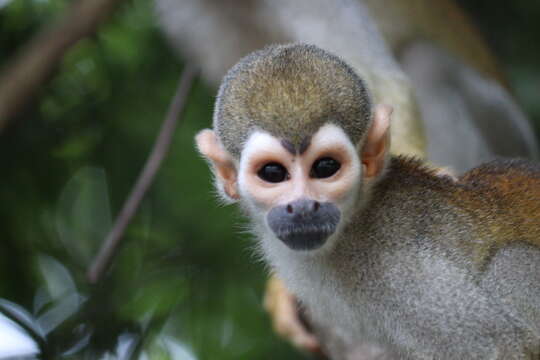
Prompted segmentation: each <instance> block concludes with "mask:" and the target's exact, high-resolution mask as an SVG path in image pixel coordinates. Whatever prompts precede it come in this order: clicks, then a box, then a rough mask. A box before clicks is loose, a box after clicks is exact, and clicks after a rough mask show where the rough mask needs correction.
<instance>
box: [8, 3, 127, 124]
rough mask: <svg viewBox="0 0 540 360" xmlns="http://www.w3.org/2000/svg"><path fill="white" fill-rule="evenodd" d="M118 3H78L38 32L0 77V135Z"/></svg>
mask: <svg viewBox="0 0 540 360" xmlns="http://www.w3.org/2000/svg"><path fill="white" fill-rule="evenodd" d="M120 1H121V0H78V1H76V2H75V3H74V4H73V5H71V6H70V8H69V9H68V10H67V11H66V12H65V14H63V15H62V17H61V18H60V19H59V20H58V21H57V22H56V23H55V24H54V25H52V26H47V27H45V28H44V29H42V30H41V31H40V32H39V33H38V34H37V35H36V36H35V37H34V38H33V39H32V40H30V42H29V43H28V44H26V45H25V47H24V48H23V49H22V50H21V51H20V52H19V54H18V55H17V56H16V57H15V58H14V59H13V60H11V62H10V64H9V65H7V66H6V67H5V68H4V69H3V72H2V73H1V74H0V132H1V131H2V130H3V128H4V127H5V126H6V125H7V123H8V121H9V119H10V118H12V117H13V116H14V115H15V114H16V113H17V111H18V110H19V109H20V108H21V107H22V106H24V105H25V104H26V103H27V102H28V101H29V100H30V98H31V97H32V96H33V95H34V94H35V92H36V91H37V89H38V88H39V87H40V86H41V85H42V84H43V83H44V82H45V81H46V80H47V79H48V78H49V75H50V74H51V73H52V71H53V70H54V68H55V67H56V65H57V64H58V63H59V62H60V60H61V59H62V57H63V56H64V53H65V52H66V51H67V50H68V49H69V48H70V47H71V46H73V45H74V44H75V43H77V41H79V40H80V39H81V38H83V37H85V36H88V35H91V34H93V33H94V32H95V31H96V29H97V27H98V25H99V24H100V23H101V22H102V21H103V20H104V19H105V18H106V17H107V16H108V15H110V14H111V13H112V11H113V10H114V8H115V6H116V5H117V4H118V3H119V2H120Z"/></svg>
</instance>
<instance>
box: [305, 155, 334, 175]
mask: <svg viewBox="0 0 540 360" xmlns="http://www.w3.org/2000/svg"><path fill="white" fill-rule="evenodd" d="M340 167H341V164H340V163H339V162H338V161H337V160H334V159H332V158H329V157H324V158H320V159H319V160H317V161H315V162H314V163H313V166H312V167H311V172H310V174H309V175H310V176H311V177H312V178H317V179H324V178H328V177H330V176H332V175H334V174H335V173H337V171H338V170H339V168H340Z"/></svg>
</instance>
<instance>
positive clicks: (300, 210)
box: [286, 199, 321, 216]
mask: <svg viewBox="0 0 540 360" xmlns="http://www.w3.org/2000/svg"><path fill="white" fill-rule="evenodd" d="M320 207H321V204H320V203H319V202H318V201H316V200H309V199H300V200H296V201H293V202H291V203H289V204H288V205H287V206H286V210H287V213H288V214H291V215H296V216H306V215H309V214H311V213H315V212H317V211H318V210H319V209H320Z"/></svg>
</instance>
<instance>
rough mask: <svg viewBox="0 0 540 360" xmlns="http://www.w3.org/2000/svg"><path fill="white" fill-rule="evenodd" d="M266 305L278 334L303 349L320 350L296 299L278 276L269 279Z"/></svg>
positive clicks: (309, 350)
mask: <svg viewBox="0 0 540 360" xmlns="http://www.w3.org/2000/svg"><path fill="white" fill-rule="evenodd" d="M264 307H265V309H266V311H268V313H269V314H270V318H271V321H272V325H273V328H274V331H275V332H276V333H277V334H278V335H280V336H281V337H283V338H285V339H286V340H288V341H290V342H291V343H292V344H293V345H294V346H295V347H297V348H299V349H301V350H304V351H308V352H319V351H320V346H319V342H318V341H317V339H316V338H315V336H313V334H311V333H310V332H309V331H308V330H307V329H306V328H305V327H304V325H303V324H302V321H301V320H300V318H299V316H298V308H297V304H296V299H295V298H294V296H293V295H292V294H290V293H289V292H288V290H287V289H286V288H285V286H284V285H283V283H282V282H281V280H279V279H278V278H277V277H276V276H272V277H271V278H270V279H269V280H268V284H267V288H266V294H265V298H264Z"/></svg>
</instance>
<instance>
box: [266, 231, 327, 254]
mask: <svg viewBox="0 0 540 360" xmlns="http://www.w3.org/2000/svg"><path fill="white" fill-rule="evenodd" d="M335 230H336V226H328V225H326V226H321V227H320V228H317V227H315V228H313V227H310V228H309V229H300V231H298V230H294V231H287V230H285V231H283V230H281V231H279V233H276V232H274V234H275V235H276V237H277V238H278V239H279V240H281V241H283V243H284V244H285V245H287V246H288V247H289V248H290V249H291V250H295V251H312V250H317V249H319V248H321V247H322V246H323V245H324V244H325V243H326V240H328V238H329V237H330V236H331V235H332V234H333V233H334V232H335Z"/></svg>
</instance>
